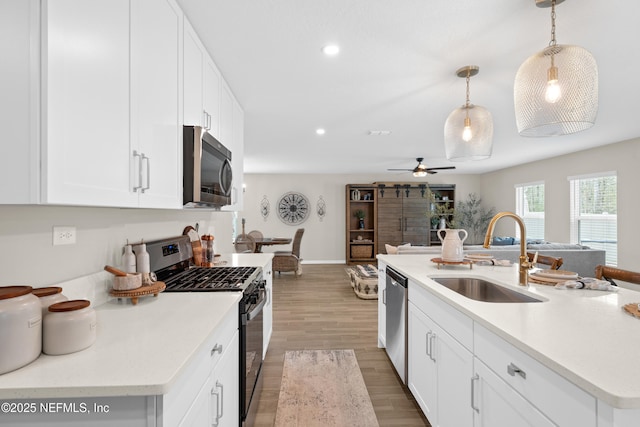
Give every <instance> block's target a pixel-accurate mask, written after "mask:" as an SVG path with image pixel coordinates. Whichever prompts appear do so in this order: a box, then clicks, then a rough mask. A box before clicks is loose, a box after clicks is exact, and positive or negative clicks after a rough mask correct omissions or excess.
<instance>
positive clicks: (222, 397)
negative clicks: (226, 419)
mask: <svg viewBox="0 0 640 427" xmlns="http://www.w3.org/2000/svg"><path fill="white" fill-rule="evenodd" d="M216 387H217V388H219V389H220V404H219V405H218V409H220V411H219V413H218V410H217V409H216V415H218V419H220V418H222V416H223V415H224V387H223V386H222V383H221V382H220V381H216Z"/></svg>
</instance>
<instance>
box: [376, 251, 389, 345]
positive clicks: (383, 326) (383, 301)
mask: <svg viewBox="0 0 640 427" xmlns="http://www.w3.org/2000/svg"><path fill="white" fill-rule="evenodd" d="M386 270H387V265H386V264H385V263H383V262H382V261H378V347H379V348H385V347H386V346H387V336H386V335H387V277H386Z"/></svg>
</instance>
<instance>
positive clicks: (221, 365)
mask: <svg viewBox="0 0 640 427" xmlns="http://www.w3.org/2000/svg"><path fill="white" fill-rule="evenodd" d="M238 339H239V337H238V332H237V331H236V333H235V335H234V336H233V339H232V340H231V342H230V343H229V344H228V346H227V349H226V350H225V351H224V352H223V354H222V358H221V359H220V360H219V361H218V363H217V364H216V365H215V366H214V368H213V371H212V374H211V377H209V378H210V382H209V386H210V390H209V395H210V397H211V416H210V418H209V423H207V424H206V425H211V426H215V427H231V426H233V427H237V426H238V425H239V424H240V398H239V397H240V382H239V370H240V358H239V354H238V351H239V342H238ZM198 425H204V424H198Z"/></svg>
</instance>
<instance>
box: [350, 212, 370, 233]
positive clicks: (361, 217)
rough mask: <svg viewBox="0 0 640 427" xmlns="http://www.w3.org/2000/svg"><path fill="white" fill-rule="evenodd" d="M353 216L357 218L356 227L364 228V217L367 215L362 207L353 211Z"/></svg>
mask: <svg viewBox="0 0 640 427" xmlns="http://www.w3.org/2000/svg"><path fill="white" fill-rule="evenodd" d="M353 216H355V217H356V218H358V228H359V229H360V230H363V229H364V217H365V216H367V215H366V214H365V213H364V211H363V210H362V209H358V210H357V211H355V212H354V213H353Z"/></svg>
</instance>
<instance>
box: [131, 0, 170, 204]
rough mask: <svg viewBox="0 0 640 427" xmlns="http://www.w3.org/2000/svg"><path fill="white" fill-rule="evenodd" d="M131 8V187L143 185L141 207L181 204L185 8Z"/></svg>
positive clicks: (155, 4)
mask: <svg viewBox="0 0 640 427" xmlns="http://www.w3.org/2000/svg"><path fill="white" fill-rule="evenodd" d="M131 13H132V14H131V18H132V19H131V26H132V31H131V73H132V76H131V92H132V94H131V95H132V96H131V110H132V111H131V145H132V147H133V150H136V153H133V151H132V155H131V157H130V159H131V160H132V163H131V165H130V170H131V171H132V174H133V175H134V176H133V182H134V183H135V185H134V186H133V187H137V186H140V187H142V188H140V190H139V192H140V206H141V207H154V208H167V207H169V208H178V207H181V203H180V201H181V199H182V179H181V171H182V168H181V165H180V162H181V159H182V150H181V144H180V141H182V122H181V120H180V118H181V116H182V114H181V112H180V76H179V75H178V72H179V70H180V69H181V58H182V55H181V49H180V46H181V44H182V12H181V11H180V9H179V8H178V7H177V5H175V3H173V2H172V1H169V0H135V1H132V2H131ZM136 154H137V155H139V156H140V159H139V163H138V164H136V162H137V161H138V159H137V158H136V157H137V155H136ZM133 187H132V188H133Z"/></svg>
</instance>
